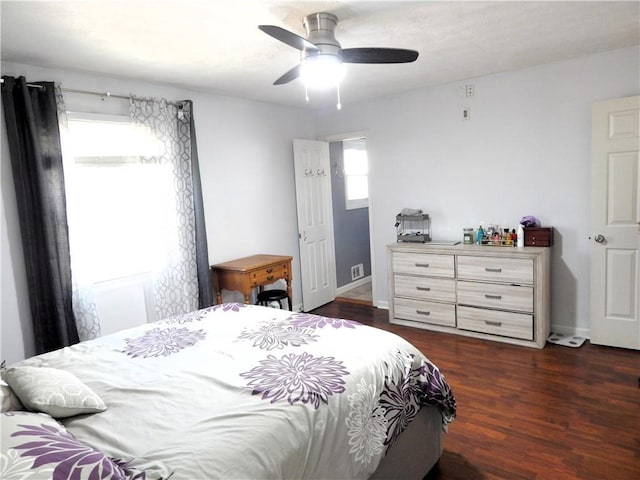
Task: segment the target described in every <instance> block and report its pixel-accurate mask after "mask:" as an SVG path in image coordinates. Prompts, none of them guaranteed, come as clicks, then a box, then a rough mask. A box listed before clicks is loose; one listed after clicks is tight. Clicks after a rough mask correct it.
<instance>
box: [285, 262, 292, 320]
mask: <svg viewBox="0 0 640 480" xmlns="http://www.w3.org/2000/svg"><path fill="white" fill-rule="evenodd" d="M289 270H291V267H289ZM284 281H285V283H286V284H287V295H288V296H289V298H287V302H288V303H289V311H292V312H293V304H292V302H291V299H292V298H293V295H292V294H291V280H289V279H285V280H284Z"/></svg>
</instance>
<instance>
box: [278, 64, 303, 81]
mask: <svg viewBox="0 0 640 480" xmlns="http://www.w3.org/2000/svg"><path fill="white" fill-rule="evenodd" d="M299 76H300V64H298V65H296V66H295V67H293V68H292V69H291V70H289V71H287V72H286V73H285V74H284V75H282V76H281V77H280V78H278V79H277V80H276V81H275V82H273V84H274V85H284V84H285V83H289V82H290V81H292V80H295V79H296V78H298V77H299Z"/></svg>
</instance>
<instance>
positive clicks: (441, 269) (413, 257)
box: [392, 252, 455, 278]
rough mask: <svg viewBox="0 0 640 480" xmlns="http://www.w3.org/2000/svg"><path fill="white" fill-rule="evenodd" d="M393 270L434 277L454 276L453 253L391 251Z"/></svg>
mask: <svg viewBox="0 0 640 480" xmlns="http://www.w3.org/2000/svg"><path fill="white" fill-rule="evenodd" d="M392 262H393V267H392V268H393V272H394V273H408V274H410V275H431V276H435V277H447V278H454V277H455V267H454V265H455V262H454V256H453V255H433V254H428V253H408V252H394V253H393V260H392Z"/></svg>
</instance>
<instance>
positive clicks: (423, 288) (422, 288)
mask: <svg viewBox="0 0 640 480" xmlns="http://www.w3.org/2000/svg"><path fill="white" fill-rule="evenodd" d="M416 290H422V291H423V292H430V291H431V287H416Z"/></svg>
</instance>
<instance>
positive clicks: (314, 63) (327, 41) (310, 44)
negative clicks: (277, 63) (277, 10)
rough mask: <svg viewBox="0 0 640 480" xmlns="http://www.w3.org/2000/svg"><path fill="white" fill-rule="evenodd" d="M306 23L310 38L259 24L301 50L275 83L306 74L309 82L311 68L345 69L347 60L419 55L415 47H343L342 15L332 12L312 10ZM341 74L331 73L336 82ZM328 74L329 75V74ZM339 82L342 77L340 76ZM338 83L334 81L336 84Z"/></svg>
mask: <svg viewBox="0 0 640 480" xmlns="http://www.w3.org/2000/svg"><path fill="white" fill-rule="evenodd" d="M302 24H303V26H304V28H305V30H306V32H307V38H304V37H301V36H299V35H297V34H295V33H292V32H290V31H288V30H285V29H284V28H281V27H277V26H275V25H259V26H258V28H259V29H260V30H262V31H263V32H264V33H266V34H267V35H270V36H272V37H273V38H275V39H276V40H280V41H281V42H283V43H286V44H287V45H289V46H291V47H293V48H296V49H298V50H300V52H301V54H300V63H299V64H298V65H296V66H295V67H293V68H292V69H290V70H289V71H287V72H286V73H285V74H284V75H282V76H281V77H279V78H278V79H277V80H276V81H275V82H273V84H274V85H283V84H285V83H289V82H291V81H292V80H295V79H296V78H298V77H300V76H302V77H303V80H305V85H308V84H309V82H308V78H304V77H309V75H306V73H308V72H307V71H309V70H311V71H313V73H312V75H316V76H317V75H318V74H319V73H320V72H321V71H322V72H324V73H326V72H327V71H328V70H336V72H337V71H338V70H339V69H341V68H342V64H343V63H378V64H380V63H409V62H413V61H415V60H416V59H417V58H418V52H416V51H415V50H406V49H402V48H342V47H341V45H340V43H339V42H338V40H336V37H335V34H334V32H335V28H336V26H337V25H338V17H336V16H335V15H333V14H331V13H326V12H319V13H312V14H311V15H307V16H306V17H304V19H303V21H302ZM337 75H340V73H334V72H332V73H330V74H329V76H330V77H332V79H333V81H335V80H336V78H335V77H336V76H337ZM325 76H326V75H325ZM337 81H338V82H339V78H338V79H337ZM335 84H336V83H334V85H335Z"/></svg>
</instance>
